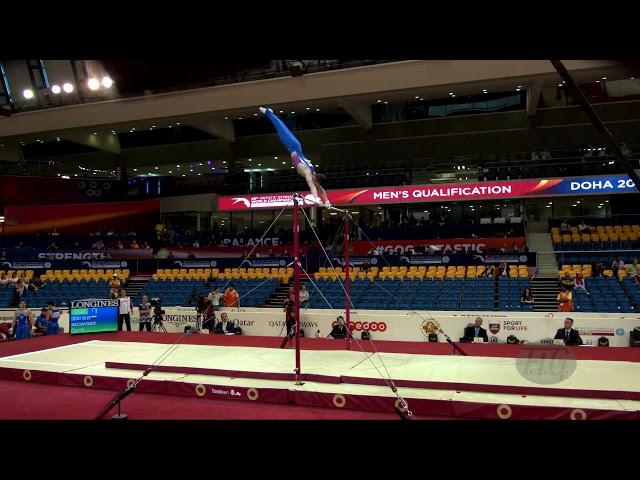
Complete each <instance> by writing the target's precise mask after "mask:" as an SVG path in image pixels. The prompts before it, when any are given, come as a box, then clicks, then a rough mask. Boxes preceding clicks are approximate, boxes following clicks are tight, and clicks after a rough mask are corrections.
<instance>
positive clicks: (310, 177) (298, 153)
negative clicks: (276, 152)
mask: <svg viewBox="0 0 640 480" xmlns="http://www.w3.org/2000/svg"><path fill="white" fill-rule="evenodd" d="M260 111H261V112H262V113H264V114H265V116H266V117H267V118H268V119H269V120H270V121H271V123H272V124H273V126H274V127H276V132H278V137H279V138H280V141H281V142H282V144H283V145H284V146H285V148H286V149H287V150H288V151H289V153H290V154H291V163H293V166H294V167H295V169H296V170H297V171H298V173H299V174H300V175H301V176H302V177H303V178H304V179H305V180H306V181H307V185H309V190H311V194H312V195H313V196H314V198H316V199H317V200H318V201H319V202H320V203H321V204H322V205H324V206H325V207H330V206H331V204H330V203H329V199H328V198H327V192H325V191H324V188H322V185H321V184H322V182H323V181H324V179H325V178H324V175H321V174H319V173H317V172H316V167H314V166H313V163H311V162H310V161H309V159H307V157H305V156H304V153H302V145H300V142H299V141H298V139H297V138H296V137H295V136H294V135H293V133H291V131H290V130H289V129H288V128H287V126H286V125H285V124H284V123H282V120H280V119H279V118H278V117H277V116H276V115H275V114H274V113H273V110H271V109H270V108H264V107H260ZM318 193H319V194H320V195H318Z"/></svg>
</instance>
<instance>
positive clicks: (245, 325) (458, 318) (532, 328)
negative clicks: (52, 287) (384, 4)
mask: <svg viewBox="0 0 640 480" xmlns="http://www.w3.org/2000/svg"><path fill="white" fill-rule="evenodd" d="M165 311H166V315H165V316H164V320H163V324H164V326H165V328H166V329H167V332H173V333H180V332H183V331H184V327H185V326H187V325H192V326H195V324H196V318H197V316H196V312H195V309H194V308H193V307H165ZM222 311H226V312H227V314H228V315H229V318H230V319H232V320H236V323H237V324H238V325H239V326H240V327H241V328H242V333H243V334H244V335H256V336H272V337H273V336H283V335H284V327H283V325H284V313H283V312H282V310H281V309H279V308H240V309H231V308H225V309H222V310H221V312H222ZM221 312H218V316H219V314H220V313H221ZM34 313H35V314H37V313H39V312H34ZM14 315H15V310H13V309H11V310H10V309H2V310H0V322H5V321H8V322H11V321H13V316H14ZM338 315H344V311H338V310H336V311H333V312H332V311H331V310H319V309H317V310H314V309H308V310H306V311H304V312H303V313H302V314H301V322H302V325H301V326H302V329H303V330H304V333H305V336H306V337H315V335H316V332H319V336H320V337H322V338H324V337H326V336H327V335H328V334H329V332H330V331H331V328H332V323H333V322H334V321H335V319H336V317H337V316H338ZM477 316H480V317H482V319H483V323H482V326H483V328H485V329H486V330H487V334H488V335H489V338H491V337H495V340H497V341H498V342H506V341H507V337H508V336H509V335H515V336H516V337H517V338H518V339H519V340H526V341H527V342H531V343H535V342H540V341H541V340H543V339H545V338H553V337H554V335H555V333H556V331H557V330H558V329H559V328H563V320H564V318H565V317H567V316H570V317H571V318H573V319H574V325H573V326H574V328H576V329H577V330H578V331H579V332H580V334H581V336H582V339H583V340H584V341H585V343H586V342H588V341H592V342H593V344H597V339H598V338H599V337H602V336H605V337H607V339H608V340H609V345H610V346H615V347H628V346H629V332H630V331H631V330H633V329H634V328H635V327H636V326H640V315H638V314H617V313H570V314H568V315H567V314H563V313H558V312H554V313H545V312H444V311H431V312H428V313H427V312H426V311H424V310H423V311H415V312H411V311H404V310H361V311H358V312H357V313H355V312H351V322H352V324H353V330H354V336H355V337H356V338H358V339H359V338H360V334H361V332H362V330H364V329H367V330H369V331H370V333H371V337H372V338H373V339H374V340H396V341H413V342H424V341H426V340H427V334H428V332H429V331H430V329H431V327H432V326H433V325H435V324H437V325H439V326H440V328H442V329H444V331H445V332H446V333H447V335H449V337H450V338H451V339H452V340H453V341H458V340H459V338H460V337H461V336H462V334H463V331H464V328H465V327H466V326H467V325H468V324H471V323H473V321H474V319H475V318H476V317H477ZM429 322H431V323H429ZM131 323H132V330H138V309H137V308H135V309H134V315H133V318H132V322H131ZM59 324H60V326H61V327H62V328H64V329H65V332H68V331H69V314H68V311H67V310H62V312H61V315H60V320H59ZM438 340H439V341H440V342H444V341H445V337H444V335H442V334H439V335H438Z"/></svg>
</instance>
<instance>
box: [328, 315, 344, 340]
mask: <svg viewBox="0 0 640 480" xmlns="http://www.w3.org/2000/svg"><path fill="white" fill-rule="evenodd" d="M336 320H337V323H336V324H335V325H334V326H333V329H332V330H331V333H330V334H329V337H331V338H347V327H345V325H344V317H343V316H342V315H340V316H339V317H338V318H337V319H336Z"/></svg>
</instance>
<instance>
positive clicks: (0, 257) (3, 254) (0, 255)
mask: <svg viewBox="0 0 640 480" xmlns="http://www.w3.org/2000/svg"><path fill="white" fill-rule="evenodd" d="M6 259H7V252H5V251H4V250H3V251H2V252H0V260H6Z"/></svg>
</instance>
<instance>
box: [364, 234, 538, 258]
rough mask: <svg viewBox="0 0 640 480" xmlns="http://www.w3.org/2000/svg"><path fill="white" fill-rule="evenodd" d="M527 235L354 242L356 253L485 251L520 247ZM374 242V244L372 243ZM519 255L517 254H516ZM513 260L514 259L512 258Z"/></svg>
mask: <svg viewBox="0 0 640 480" xmlns="http://www.w3.org/2000/svg"><path fill="white" fill-rule="evenodd" d="M526 241H527V240H526V238H525V237H509V238H449V239H432V240H377V241H374V242H364V241H356V242H353V253H354V254H355V255H371V254H385V255H389V254H396V255H407V254H419V253H424V252H425V247H427V248H428V247H432V250H433V252H431V253H434V254H444V253H452V252H456V253H485V252H487V251H489V250H496V251H497V250H501V249H506V250H508V249H511V248H513V245H514V244H515V245H517V247H518V248H519V249H521V248H523V247H524V245H525V243H526ZM372 244H373V245H372ZM515 255H517V254H515ZM504 261H506V262H509V261H510V259H509V258H505V259H503V260H500V259H495V260H487V262H504ZM511 261H514V260H513V259H511Z"/></svg>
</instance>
